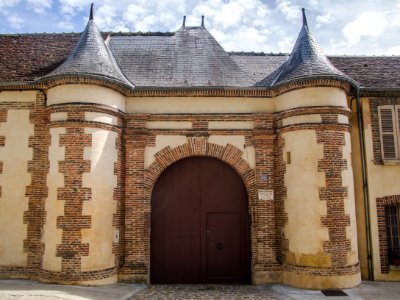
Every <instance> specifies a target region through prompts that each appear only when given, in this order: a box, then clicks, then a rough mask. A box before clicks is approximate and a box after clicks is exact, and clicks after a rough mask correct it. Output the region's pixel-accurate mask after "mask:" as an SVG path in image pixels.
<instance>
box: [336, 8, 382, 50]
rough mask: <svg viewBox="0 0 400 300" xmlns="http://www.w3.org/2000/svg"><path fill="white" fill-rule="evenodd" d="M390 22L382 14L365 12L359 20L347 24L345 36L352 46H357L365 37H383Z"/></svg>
mask: <svg viewBox="0 0 400 300" xmlns="http://www.w3.org/2000/svg"><path fill="white" fill-rule="evenodd" d="M387 25H388V21H387V20H386V18H385V15H384V14H383V13H381V12H374V11H369V12H363V13H361V14H360V15H359V16H358V17H357V19H355V20H354V21H352V22H350V23H347V24H346V26H345V27H344V28H343V29H342V33H343V35H344V36H345V37H346V39H347V41H348V42H349V43H351V44H357V43H358V42H360V40H361V39H362V38H363V37H379V36H381V35H382V34H383V33H384V31H385V28H386V26H387Z"/></svg>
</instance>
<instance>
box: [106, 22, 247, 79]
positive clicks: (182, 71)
mask: <svg viewBox="0 0 400 300" xmlns="http://www.w3.org/2000/svg"><path fill="white" fill-rule="evenodd" d="M110 48H111V50H112V52H113V53H114V55H115V58H116V60H117V62H118V64H119V65H120V66H121V68H122V70H124V73H125V74H126V76H127V77H128V79H129V80H130V81H131V82H133V83H134V84H135V85H137V86H146V87H247V86H252V85H254V84H255V81H254V79H253V78H252V77H251V76H249V75H248V74H247V73H246V72H244V71H243V69H242V68H240V67H239V66H238V65H237V64H236V62H235V61H234V60H233V59H232V58H231V57H230V56H229V54H228V53H227V52H225V50H224V49H223V48H222V47H221V45H220V44H218V42H217V41H216V40H215V39H214V37H213V36H212V35H211V34H210V33H209V32H208V31H207V29H206V28H204V27H203V26H199V27H182V28H180V29H179V30H178V31H177V32H176V33H175V34H174V35H172V36H114V37H112V38H111V40H110Z"/></svg>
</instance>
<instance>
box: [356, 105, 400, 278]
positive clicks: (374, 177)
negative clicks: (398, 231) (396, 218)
mask: <svg viewBox="0 0 400 300" xmlns="http://www.w3.org/2000/svg"><path fill="white" fill-rule="evenodd" d="M362 105H363V113H364V114H363V118H364V129H365V148H366V149H365V150H366V151H365V152H366V158H367V159H366V160H367V169H368V187H369V197H370V213H371V238H372V252H373V268H374V278H375V280H400V271H390V273H389V274H381V272H380V257H379V234H378V221H377V208H376V199H377V198H381V197H384V196H391V195H400V163H399V164H398V165H378V164H375V163H374V161H373V160H374V156H373V148H372V129H371V117H370V109H369V102H368V99H362Z"/></svg>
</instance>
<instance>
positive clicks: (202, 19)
mask: <svg viewBox="0 0 400 300" xmlns="http://www.w3.org/2000/svg"><path fill="white" fill-rule="evenodd" d="M201 27H204V16H201Z"/></svg>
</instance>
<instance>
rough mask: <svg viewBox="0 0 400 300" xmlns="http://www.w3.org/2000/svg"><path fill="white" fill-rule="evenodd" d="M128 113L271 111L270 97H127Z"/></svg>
mask: <svg viewBox="0 0 400 300" xmlns="http://www.w3.org/2000/svg"><path fill="white" fill-rule="evenodd" d="M126 111H127V112H128V113H148V114H178V113H199V114H200V113H201V114H208V113H271V112H273V111H274V100H273V99H272V98H234V97H232V98H228V97H140V98H139V97H128V98H127V106H126Z"/></svg>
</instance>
